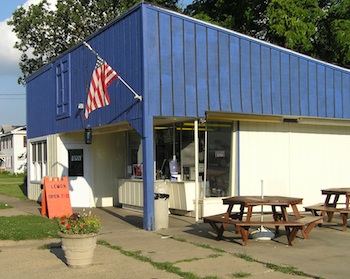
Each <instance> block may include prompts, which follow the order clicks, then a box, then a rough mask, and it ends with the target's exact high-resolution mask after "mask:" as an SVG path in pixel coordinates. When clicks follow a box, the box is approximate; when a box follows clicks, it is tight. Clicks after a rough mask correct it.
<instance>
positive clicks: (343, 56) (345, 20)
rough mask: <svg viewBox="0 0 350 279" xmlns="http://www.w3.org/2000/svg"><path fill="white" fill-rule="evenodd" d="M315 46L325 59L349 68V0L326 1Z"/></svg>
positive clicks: (320, 55)
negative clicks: (325, 13)
mask: <svg viewBox="0 0 350 279" xmlns="http://www.w3.org/2000/svg"><path fill="white" fill-rule="evenodd" d="M325 10H327V16H326V17H325V18H324V19H323V20H322V21H321V23H320V25H319V30H320V31H319V33H320V36H319V38H318V40H317V44H316V47H317V48H318V49H319V52H318V54H319V57H320V58H321V59H324V60H325V61H328V62H331V63H335V64H338V65H341V66H344V67H347V68H350V0H332V1H327V5H325Z"/></svg>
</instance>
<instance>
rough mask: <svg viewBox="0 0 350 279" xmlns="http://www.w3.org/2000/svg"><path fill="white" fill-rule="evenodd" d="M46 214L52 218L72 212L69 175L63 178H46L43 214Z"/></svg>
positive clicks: (42, 204) (42, 205) (42, 206)
mask: <svg viewBox="0 0 350 279" xmlns="http://www.w3.org/2000/svg"><path fill="white" fill-rule="evenodd" d="M46 214H47V215H48V217H49V218H50V219H52V218H54V217H61V216H62V215H65V214H68V215H71V214H72V206H71V203H70V197H69V185H68V178H67V176H63V177H62V180H60V179H59V178H58V177H53V178H52V179H51V180H50V178H49V177H45V178H44V188H43V194H42V201H41V215H46Z"/></svg>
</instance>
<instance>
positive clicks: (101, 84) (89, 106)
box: [85, 56, 119, 119]
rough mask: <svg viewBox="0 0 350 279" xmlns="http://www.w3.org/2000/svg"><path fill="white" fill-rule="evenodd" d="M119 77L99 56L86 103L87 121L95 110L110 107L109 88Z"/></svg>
mask: <svg viewBox="0 0 350 279" xmlns="http://www.w3.org/2000/svg"><path fill="white" fill-rule="evenodd" d="M118 77H119V76H118V74H117V73H116V72H115V71H114V70H113V69H112V68H111V67H110V66H109V65H108V64H107V63H106V62H105V61H104V60H103V59H102V58H101V57H99V56H97V61H96V65H95V69H94V72H93V74H92V78H91V82H90V89H89V94H88V99H87V102H86V108H85V119H87V118H88V117H89V113H90V112H92V111H94V110H95V109H98V108H100V107H104V106H107V105H109V102H110V99H109V95H108V91H107V88H108V86H109V85H110V84H111V83H112V81H113V80H115V79H116V78H118Z"/></svg>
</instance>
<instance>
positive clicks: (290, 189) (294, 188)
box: [239, 122, 350, 209]
mask: <svg viewBox="0 0 350 279" xmlns="http://www.w3.org/2000/svg"><path fill="white" fill-rule="evenodd" d="M239 133H240V162H239V170H240V189H239V190H240V194H241V195H260V194H261V180H263V186H264V194H265V195H283V196H295V197H301V198H303V205H310V204H314V203H319V202H322V201H323V200H324V197H322V195H321V189H324V188H330V187H350V176H349V175H348V173H349V171H348V166H349V165H350V144H349V143H350V127H334V126H311V125H303V124H298V123H281V124H273V123H253V122H242V123H241V125H240V132H239ZM300 208H301V209H302V206H300Z"/></svg>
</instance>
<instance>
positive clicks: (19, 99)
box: [0, 0, 192, 126]
mask: <svg viewBox="0 0 350 279" xmlns="http://www.w3.org/2000/svg"><path fill="white" fill-rule="evenodd" d="M39 1H40V0H0V38H1V39H0V61H1V63H0V84H1V86H0V126H1V125H25V124H26V95H25V92H26V90H25V87H24V86H23V85H19V84H18V83H17V79H18V77H19V76H21V71H20V69H19V66H18V62H19V59H20V52H19V51H18V50H16V49H14V48H13V45H14V43H15V41H16V36H15V35H14V34H13V33H12V32H11V27H10V26H8V25H7V24H6V21H7V20H8V19H10V17H11V16H12V13H13V12H14V11H15V10H16V9H17V7H18V6H20V5H23V6H24V7H28V6H29V5H30V4H37V3H38V2H39ZM55 1H56V0H49V2H51V3H52V2H55ZM181 1H182V3H183V4H184V5H188V4H189V3H191V2H192V0H180V1H179V3H181Z"/></svg>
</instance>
